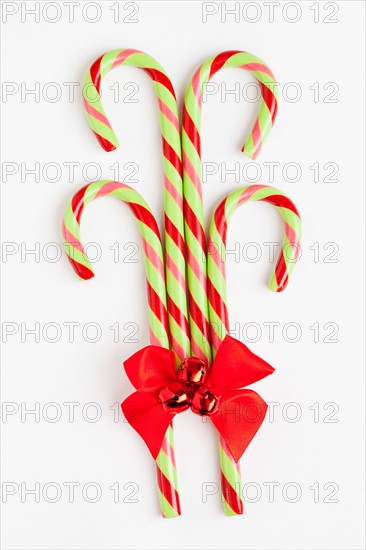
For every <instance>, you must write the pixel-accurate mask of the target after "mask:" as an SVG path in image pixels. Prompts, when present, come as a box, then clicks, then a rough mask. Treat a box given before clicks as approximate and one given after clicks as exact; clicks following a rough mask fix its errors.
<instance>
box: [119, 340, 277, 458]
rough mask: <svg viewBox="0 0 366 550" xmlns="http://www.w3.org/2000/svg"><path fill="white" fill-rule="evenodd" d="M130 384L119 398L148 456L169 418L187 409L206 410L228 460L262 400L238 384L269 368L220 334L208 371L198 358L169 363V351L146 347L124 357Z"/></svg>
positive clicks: (252, 426) (257, 418) (248, 434)
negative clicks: (127, 393) (131, 388)
mask: <svg viewBox="0 0 366 550" xmlns="http://www.w3.org/2000/svg"><path fill="white" fill-rule="evenodd" d="M124 367H125V370H126V373H127V376H128V378H129V379H130V381H131V383H132V384H133V385H134V387H135V388H136V390H137V391H136V392H134V393H133V394H131V395H130V396H129V397H127V399H125V400H124V401H123V403H122V405H121V406H122V411H123V414H124V415H125V418H126V420H127V421H128V422H129V423H130V424H131V426H132V427H133V428H134V429H135V430H136V431H137V433H138V434H140V436H141V437H142V438H143V440H144V441H145V443H146V445H147V446H148V448H149V450H150V452H151V454H152V456H153V457H154V459H156V457H157V456H158V454H159V451H160V448H161V445H162V442H163V439H164V435H165V432H166V431H167V429H168V426H169V424H170V423H171V422H172V419H173V417H174V416H175V415H176V414H178V413H179V412H183V411H184V410H187V409H188V408H191V410H192V411H193V412H195V413H196V414H199V415H207V416H209V417H210V419H211V420H212V422H213V424H214V425H215V427H216V429H217V431H218V432H219V433H220V435H221V436H222V437H223V438H224V440H225V442H226V444H227V446H228V447H229V449H230V451H231V453H232V455H233V457H234V460H235V461H236V462H238V461H239V459H240V457H241V456H242V454H243V453H244V451H245V449H246V448H247V447H248V445H249V443H250V442H251V440H252V439H253V437H254V436H255V434H256V433H257V431H258V429H259V427H260V425H261V424H262V422H263V420H264V417H265V415H266V411H267V404H266V403H265V401H263V399H262V398H261V397H260V396H259V395H258V394H257V393H256V392H255V391H252V390H243V389H240V388H242V387H243V386H247V385H249V384H253V382H257V381H258V380H261V379H262V378H264V377H266V376H268V375H269V374H272V372H273V371H274V369H273V367H271V366H270V365H269V364H268V363H266V361H264V360H263V359H261V358H260V357H258V356H257V355H255V354H254V353H252V352H251V351H250V350H249V348H247V346H245V345H244V344H242V343H241V342H239V341H238V340H235V338H231V337H230V336H226V338H225V339H224V340H223V342H222V344H221V345H220V347H219V349H218V351H217V354H216V358H215V360H214V362H213V364H212V367H211V369H210V371H209V372H207V369H206V365H205V363H204V362H203V361H201V360H199V359H197V358H195V357H188V358H186V359H185V360H184V361H183V362H182V363H181V365H180V367H179V368H178V371H177V370H176V367H175V356H174V353H173V352H172V351H170V350H168V349H165V348H161V347H158V346H147V347H145V348H143V349H142V350H140V351H138V352H137V353H135V354H134V355H132V357H130V358H129V359H127V361H125V362H124Z"/></svg>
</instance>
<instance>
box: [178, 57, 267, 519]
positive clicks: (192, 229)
mask: <svg viewBox="0 0 366 550" xmlns="http://www.w3.org/2000/svg"><path fill="white" fill-rule="evenodd" d="M223 67H239V68H243V69H246V70H248V71H250V72H251V73H252V74H253V75H254V76H255V77H256V78H257V80H258V82H259V85H260V87H261V91H262V99H261V103H260V107H259V114H258V117H257V119H256V121H255V123H254V126H253V129H252V131H251V132H250V134H249V137H248V138H247V140H246V142H245V145H244V147H243V149H242V150H243V151H244V152H245V154H246V155H247V156H249V157H251V158H255V157H256V156H257V155H258V153H259V151H260V148H261V145H262V143H263V142H264V140H265V139H266V137H267V136H268V133H269V132H270V130H271V128H272V126H273V123H274V121H275V118H276V113H277V88H276V86H275V77H274V75H273V73H272V71H271V70H270V69H269V68H268V67H267V66H266V65H265V64H264V62H263V61H262V60H261V59H259V58H258V57H256V56H254V55H252V54H250V53H247V52H237V51H229V52H223V53H221V54H219V55H216V56H214V57H211V58H210V59H208V60H207V61H205V62H204V63H203V64H202V65H201V66H200V67H199V68H198V69H197V71H196V72H195V73H194V75H193V78H192V81H191V83H190V84H189V86H188V89H187V92H186V97H185V102H184V110H183V130H182V147H183V183H184V212H185V231H186V243H187V279H188V290H189V294H188V297H189V298H188V301H189V315H190V318H189V321H190V331H191V345H192V352H193V354H194V355H197V356H198V357H200V358H202V359H206V360H208V362H210V359H211V346H210V342H211V335H210V330H209V313H208V297H207V271H206V270H207V263H206V239H205V230H204V215H203V203H202V161H201V136H200V131H201V111H202V95H203V93H204V91H205V89H206V86H207V83H208V82H209V81H210V79H211V78H212V77H213V76H214V75H215V74H216V73H217V72H218V71H219V70H220V69H221V68H223ZM224 445H225V444H224V442H223V441H222V440H221V446H220V462H221V472H222V492H223V496H224V509H225V513H226V514H228V515H236V514H241V513H242V511H243V503H242V499H241V496H240V471H239V467H238V465H237V464H236V463H235V461H234V460H233V459H232V458H231V457H230V452H229V451H228V449H225V446H224ZM226 451H227V452H226ZM226 476H227V477H228V478H229V479H227V477H226ZM230 481H231V483H230ZM233 486H234V487H235V488H236V490H233V489H232V487H233Z"/></svg>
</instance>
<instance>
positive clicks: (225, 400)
mask: <svg viewBox="0 0 366 550" xmlns="http://www.w3.org/2000/svg"><path fill="white" fill-rule="evenodd" d="M267 408H268V406H267V403H266V402H265V401H263V399H262V398H261V396H260V395H258V393H256V392H255V391H252V390H234V391H227V392H224V393H223V394H222V397H221V407H220V409H219V410H218V411H217V413H216V414H214V415H212V416H211V417H210V418H211V420H212V422H213V423H214V425H215V427H216V429H217V431H218V432H219V433H220V435H221V436H222V437H223V438H224V440H225V442H226V444H227V446H228V447H229V449H230V452H231V454H232V455H233V458H234V460H235V462H238V461H239V460H240V457H241V456H242V454H243V453H244V451H245V450H246V448H247V447H248V445H249V443H250V442H251V441H252V439H253V437H254V436H255V434H256V433H257V431H258V430H259V428H260V426H261V424H262V422H263V420H264V418H265V416H266V412H267Z"/></svg>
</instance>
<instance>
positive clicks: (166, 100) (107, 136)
mask: <svg viewBox="0 0 366 550" xmlns="http://www.w3.org/2000/svg"><path fill="white" fill-rule="evenodd" d="M120 65H129V66H131V67H138V68H140V69H143V71H145V72H146V73H147V74H148V75H149V76H150V78H151V79H152V81H153V84H154V88H155V92H156V95H157V98H158V102H159V107H160V115H161V120H160V122H161V125H162V126H165V127H166V130H167V129H168V128H169V127H170V126H172V127H173V128H174V129H175V130H177V131H178V135H179V123H178V114H177V105H176V97H175V92H174V88H173V85H172V83H171V82H170V80H169V78H168V76H167V74H166V72H165V71H164V69H163V67H162V66H161V65H160V64H159V63H158V62H157V61H156V60H155V59H154V58H153V57H151V56H150V55H148V54H146V53H144V52H140V51H139V50H133V49H130V48H125V49H121V50H113V51H111V52H108V53H105V54H104V55H102V56H100V57H99V58H98V59H97V60H96V61H94V63H93V64H92V66H91V67H90V70H89V71H88V73H87V75H86V77H85V80H84V86H83V99H84V108H85V112H86V117H87V120H88V122H89V125H90V127H91V129H92V130H93V132H94V133H95V135H96V137H97V139H98V141H99V143H100V144H101V146H102V147H103V149H105V151H113V150H114V149H116V148H117V147H118V145H119V143H118V139H117V136H116V134H115V133H114V130H113V128H112V126H111V125H110V123H109V120H108V118H107V116H106V114H105V112H104V108H103V104H102V100H101V95H100V91H101V83H102V79H103V77H104V76H105V75H106V74H107V73H109V71H111V70H112V69H114V68H115V67H118V66H120ZM163 133H164V132H163Z"/></svg>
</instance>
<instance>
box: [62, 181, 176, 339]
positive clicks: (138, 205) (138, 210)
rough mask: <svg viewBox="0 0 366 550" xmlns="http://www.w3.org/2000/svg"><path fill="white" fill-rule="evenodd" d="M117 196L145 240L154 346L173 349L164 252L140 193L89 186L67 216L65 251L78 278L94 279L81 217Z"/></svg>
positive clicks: (110, 185)
mask: <svg viewBox="0 0 366 550" xmlns="http://www.w3.org/2000/svg"><path fill="white" fill-rule="evenodd" d="M106 195H108V196H113V197H116V198H118V199H120V200H121V201H123V202H124V203H126V204H127V205H128V206H129V208H130V209H131V210H132V212H133V214H134V216H135V219H136V221H137V224H138V228H139V231H140V234H141V237H142V242H143V249H144V255H145V266H146V278H147V290H148V302H149V322H150V337H151V343H155V344H156V345H162V346H164V347H169V337H168V334H169V333H168V320H167V307H166V290H165V274H164V263H163V251H162V245H161V239H160V233H159V228H158V226H157V223H156V221H155V218H154V216H153V214H152V212H151V210H150V208H149V206H148V205H147V203H146V202H145V200H144V199H143V198H142V197H141V195H140V194H139V193H137V191H135V190H134V189H132V188H131V187H129V186H128V185H124V184H123V183H119V182H116V181H109V180H102V181H97V182H94V183H91V184H89V185H86V186H85V187H83V188H82V189H80V190H79V191H78V192H77V193H75V195H74V196H73V198H72V200H71V201H70V203H69V204H68V205H67V208H66V210H65V213H64V219H63V224H62V235H63V237H64V239H65V241H64V247H65V250H66V254H67V256H68V258H69V260H70V263H71V265H72V267H73V269H74V271H75V272H76V274H77V275H78V276H79V277H80V278H81V279H84V280H87V279H91V278H92V277H94V272H93V269H92V266H91V264H90V262H89V260H88V258H87V256H86V254H85V251H84V247H83V245H82V243H81V240H80V221H81V215H82V213H83V211H84V208H85V206H87V205H88V204H89V203H90V202H92V201H93V200H94V199H98V198H100V197H104V196H106Z"/></svg>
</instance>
